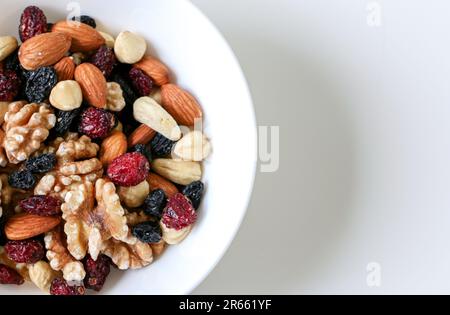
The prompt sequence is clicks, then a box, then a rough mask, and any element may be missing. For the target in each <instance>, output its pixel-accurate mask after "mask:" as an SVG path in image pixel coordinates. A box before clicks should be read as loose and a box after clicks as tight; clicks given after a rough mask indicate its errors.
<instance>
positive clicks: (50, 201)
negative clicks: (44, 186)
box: [19, 196, 61, 216]
mask: <svg viewBox="0 0 450 315" xmlns="http://www.w3.org/2000/svg"><path fill="white" fill-rule="evenodd" d="M19 205H20V208H22V210H23V211H25V212H27V213H30V214H35V215H40V216H52V215H57V214H59V213H60V212H61V201H60V200H59V199H56V198H54V197H52V196H32V197H30V198H27V199H24V200H22V201H20V202H19Z"/></svg>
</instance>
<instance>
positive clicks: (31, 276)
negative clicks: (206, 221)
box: [0, 6, 211, 295]
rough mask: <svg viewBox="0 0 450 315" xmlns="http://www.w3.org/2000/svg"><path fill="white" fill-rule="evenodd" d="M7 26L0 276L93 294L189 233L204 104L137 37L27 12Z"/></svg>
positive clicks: (1, 52) (2, 72)
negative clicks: (10, 30) (12, 27)
mask: <svg viewBox="0 0 450 315" xmlns="http://www.w3.org/2000/svg"><path fill="white" fill-rule="evenodd" d="M18 23H19V34H18V35H19V36H18V39H17V38H16V37H14V36H3V37H0V126H1V128H0V284H6V285H21V284H23V283H24V282H25V281H31V282H32V283H34V284H35V285H36V286H37V287H38V288H40V289H41V290H43V291H45V292H47V293H50V294H54V295H83V294H85V292H86V291H87V290H94V291H100V290H101V289H102V287H103V285H104V284H105V282H107V278H108V275H109V274H110V271H111V266H112V267H113V268H116V269H119V270H127V269H138V268H143V267H146V266H148V265H150V264H151V263H152V262H153V261H154V259H155V258H156V257H158V256H159V255H161V254H162V252H163V251H164V248H166V247H167V246H168V245H175V244H179V243H180V242H181V241H183V240H184V239H185V238H186V237H187V235H188V234H189V233H190V231H191V229H192V227H193V225H194V224H195V222H196V220H197V209H198V208H199V206H200V202H201V200H202V196H203V193H204V187H205V186H204V184H203V182H202V181H201V180H202V165H201V163H202V161H203V160H205V159H206V158H207V157H208V155H209V154H210V152H211V144H210V142H209V140H208V139H207V138H206V136H205V135H204V134H203V132H201V131H197V130H193V128H194V126H195V125H196V124H197V123H198V122H201V121H202V118H203V114H202V109H201V107H200V105H199V103H198V102H197V100H196V99H195V98H194V97H193V96H192V95H191V94H190V93H189V92H187V91H186V90H184V89H182V88H181V87H179V86H177V85H176V84H175V83H174V82H173V81H171V76H170V71H169V69H168V68H167V66H166V65H164V64H163V63H162V62H161V61H160V60H158V59H156V58H155V57H153V56H150V55H147V43H146V41H145V39H144V38H143V37H142V36H140V35H138V34H136V33H133V32H129V31H124V32H122V33H120V34H119V35H118V36H117V37H116V38H114V37H113V36H111V35H110V34H107V33H105V32H101V31H98V30H97V29H96V27H97V23H96V21H95V20H94V19H93V18H92V17H90V16H87V15H82V16H80V17H78V18H74V19H71V20H61V21H57V22H55V23H49V21H47V17H46V15H45V13H44V12H43V11H42V10H41V9H40V8H38V7H36V6H30V7H27V8H26V9H25V10H24V11H23V13H22V15H21V17H20V19H19V21H18ZM186 130H187V131H186Z"/></svg>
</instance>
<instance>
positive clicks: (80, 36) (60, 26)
mask: <svg viewBox="0 0 450 315" xmlns="http://www.w3.org/2000/svg"><path fill="white" fill-rule="evenodd" d="M52 32H55V33H64V34H66V35H69V36H70V37H72V46H71V48H70V50H71V51H72V52H90V51H93V50H97V49H99V48H100V46H102V45H104V44H105V39H104V38H103V36H102V35H101V34H100V33H99V32H98V31H97V30H96V29H95V28H93V27H91V26H89V25H87V24H84V23H80V22H76V21H60V22H58V23H56V24H55V25H53V28H52Z"/></svg>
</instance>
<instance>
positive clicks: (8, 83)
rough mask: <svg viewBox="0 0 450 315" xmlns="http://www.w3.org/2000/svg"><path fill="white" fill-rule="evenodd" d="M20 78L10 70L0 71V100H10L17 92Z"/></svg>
mask: <svg viewBox="0 0 450 315" xmlns="http://www.w3.org/2000/svg"><path fill="white" fill-rule="evenodd" d="M20 84H21V80H20V78H19V76H18V75H17V73H15V72H14V71H11V70H4V71H0V102H12V101H13V100H14V98H15V97H16V96H17V94H19V91H20Z"/></svg>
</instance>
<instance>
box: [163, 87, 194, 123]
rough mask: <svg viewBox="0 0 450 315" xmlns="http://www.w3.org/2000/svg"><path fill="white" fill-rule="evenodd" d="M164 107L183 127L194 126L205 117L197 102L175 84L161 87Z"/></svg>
mask: <svg viewBox="0 0 450 315" xmlns="http://www.w3.org/2000/svg"><path fill="white" fill-rule="evenodd" d="M161 98H162V105H163V107H164V109H165V110H167V111H168V112H169V114H170V115H172V117H173V118H174V119H175V120H176V121H177V122H178V123H179V124H180V125H183V126H193V125H194V124H195V120H196V119H201V118H202V116H203V113H202V110H201V108H200V105H199V103H198V102H197V100H196V99H195V98H194V97H193V96H192V95H191V94H189V93H188V92H187V91H185V90H183V89H181V88H180V87H178V86H177V85H175V84H166V85H163V86H162V87H161Z"/></svg>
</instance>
